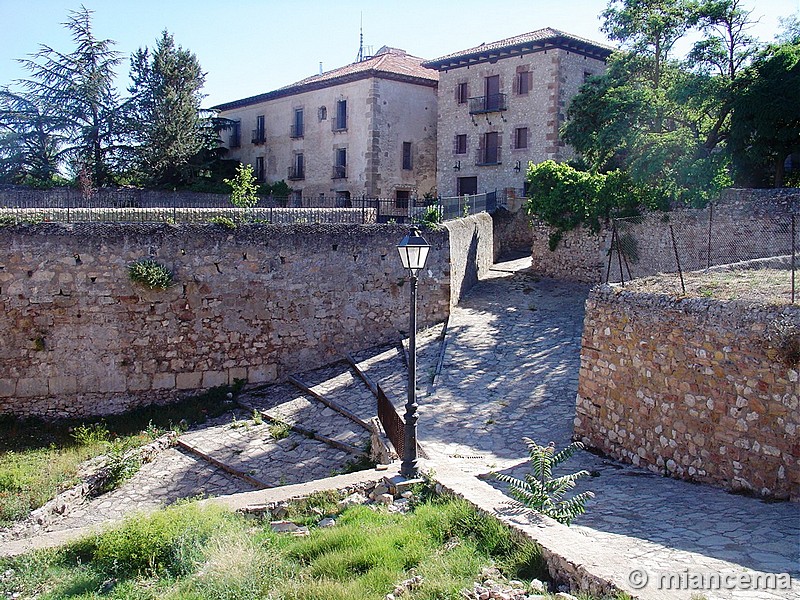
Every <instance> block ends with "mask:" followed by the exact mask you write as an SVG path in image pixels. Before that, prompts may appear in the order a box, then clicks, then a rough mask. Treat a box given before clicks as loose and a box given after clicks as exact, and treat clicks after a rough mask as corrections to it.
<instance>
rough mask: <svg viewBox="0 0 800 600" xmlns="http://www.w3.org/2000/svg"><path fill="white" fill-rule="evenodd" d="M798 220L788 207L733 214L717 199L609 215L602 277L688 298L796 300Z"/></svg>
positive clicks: (795, 213) (799, 245) (607, 280)
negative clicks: (697, 205)
mask: <svg viewBox="0 0 800 600" xmlns="http://www.w3.org/2000/svg"><path fill="white" fill-rule="evenodd" d="M797 221H798V214H797V212H796V211H794V210H792V209H787V210H785V211H764V212H756V213H751V214H746V213H742V214H739V213H732V212H731V211H722V210H718V208H717V207H716V206H715V205H710V206H709V207H708V208H707V209H705V210H699V211H688V210H687V211H674V212H669V213H649V214H647V215H643V216H638V217H627V218H622V219H614V220H613V224H612V230H611V239H610V244H609V250H608V255H607V264H606V273H605V281H606V282H609V283H621V284H622V285H625V284H626V283H631V282H632V280H636V282H634V285H635V286H636V287H637V288H643V287H644V288H648V289H651V290H653V289H658V288H660V290H661V291H665V292H674V293H679V294H682V295H689V296H706V297H717V298H721V299H753V300H756V299H760V300H767V301H778V302H786V301H789V302H792V303H794V302H795V299H796V295H797V293H796V292H797V290H796V276H797V251H798V248H799V247H800V244H799V242H800V237H798V236H799V235H800V232H798V230H797V229H798V223H797ZM655 275H660V277H651V276H655ZM643 278H644V280H643Z"/></svg>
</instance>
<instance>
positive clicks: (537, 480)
mask: <svg viewBox="0 0 800 600" xmlns="http://www.w3.org/2000/svg"><path fill="white" fill-rule="evenodd" d="M522 439H523V441H524V442H525V444H526V445H527V446H528V456H529V459H530V463H531V473H528V474H527V475H525V479H524V480H522V479H517V478H516V477H511V476H510V475H504V474H502V473H494V476H495V478H496V479H498V480H499V481H502V482H504V483H508V484H509V485H510V486H511V489H510V493H511V496H512V497H514V498H516V499H517V500H519V501H520V502H522V504H524V505H525V506H527V507H528V508H532V509H534V510H536V511H538V512H540V513H542V514H544V515H547V516H548V517H551V518H553V519H555V520H556V521H558V522H559V523H563V524H564V525H569V524H570V523H571V522H572V520H573V519H575V517H577V516H578V515H582V514H583V513H584V512H586V502H587V501H588V500H589V499H590V498H594V494H593V493H592V492H588V491H587V492H581V493H580V494H576V495H574V496H572V497H570V498H566V499H563V497H564V494H566V493H567V492H568V491H569V490H571V489H572V488H574V487H575V482H576V481H577V480H578V479H580V478H581V477H585V476H586V475H589V472H588V471H585V470H584V471H578V472H577V473H571V474H569V475H563V476H561V477H553V469H554V467H557V466H558V465H560V464H561V463H563V462H564V461H566V460H567V459H569V458H570V457H571V456H572V455H573V454H575V453H576V452H577V451H578V450H582V449H583V444H582V443H581V442H572V443H571V444H570V445H569V446H567V447H566V448H564V449H563V450H561V451H560V452H556V447H555V443H553V442H550V443H549V444H548V445H547V446H540V445H539V444H537V443H536V442H534V441H533V440H532V439H530V438H522Z"/></svg>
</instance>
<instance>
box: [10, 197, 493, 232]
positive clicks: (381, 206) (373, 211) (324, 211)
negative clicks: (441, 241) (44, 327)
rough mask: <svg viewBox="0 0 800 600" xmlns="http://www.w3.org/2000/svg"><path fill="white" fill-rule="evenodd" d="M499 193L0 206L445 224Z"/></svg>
mask: <svg viewBox="0 0 800 600" xmlns="http://www.w3.org/2000/svg"><path fill="white" fill-rule="evenodd" d="M497 206H498V202H497V193H496V192H491V193H488V194H476V195H466V196H456V197H452V198H441V197H439V198H367V197H358V198H348V197H346V196H343V195H342V196H326V197H294V196H290V197H287V198H278V197H272V196H270V197H265V198H260V199H259V200H258V202H257V203H256V204H255V206H253V207H250V208H237V207H234V206H233V205H232V204H231V203H230V201H229V200H228V199H227V198H225V197H224V196H219V197H213V196H208V197H205V198H203V199H202V200H197V201H194V200H185V199H180V198H178V199H176V200H175V201H173V202H169V201H166V202H165V201H163V200H160V201H158V202H154V201H144V200H142V201H139V200H137V198H136V196H133V195H132V196H129V197H124V196H120V197H117V198H115V199H108V198H101V197H90V198H82V197H75V196H69V195H66V194H64V195H51V196H49V197H48V198H47V199H42V198H33V199H31V198H27V199H26V198H21V199H15V200H13V201H7V202H6V203H5V205H4V206H0V225H12V224H17V223H39V222H58V223H87V222H95V223H106V222H114V223H203V222H209V221H211V222H214V221H220V220H222V219H229V220H231V221H233V222H234V223H241V222H263V223H273V224H302V223H331V224H336V223H357V224H363V225H368V224H378V223H401V224H402V223H412V222H422V221H425V222H428V223H433V222H441V221H447V220H451V219H457V218H461V217H465V216H468V215H473V214H476V213H479V212H493V211H494V210H495V209H496V208H497Z"/></svg>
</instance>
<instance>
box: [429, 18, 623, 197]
mask: <svg viewBox="0 0 800 600" xmlns="http://www.w3.org/2000/svg"><path fill="white" fill-rule="evenodd" d="M612 51H613V48H612V47H610V46H606V45H603V44H598V43H596V42H592V41H589V40H586V39H583V38H579V37H576V36H574V35H570V34H568V33H563V32H561V31H557V30H555V29H549V28H546V29H540V30H538V31H534V32H532V33H526V34H523V35H518V36H516V37H512V38H508V39H504V40H500V41H498V42H492V43H491V44H481V45H480V46H476V47H475V48H470V49H468V50H462V51H460V52H456V53H454V54H449V55H447V56H443V57H441V58H437V59H435V60H431V61H427V62H424V63H423V66H426V67H430V68H432V69H437V70H438V71H439V120H438V124H437V136H438V151H437V162H438V165H437V172H438V174H437V186H438V191H439V193H440V194H441V195H442V196H453V195H462V194H475V193H483V192H492V191H495V190H497V191H498V192H500V193H505V195H506V196H507V197H509V196H513V195H520V194H522V193H523V189H524V187H525V186H524V181H525V172H526V168H527V164H528V162H529V161H533V162H536V163H538V162H542V161H544V160H548V159H553V160H558V161H561V160H567V159H569V158H570V157H572V155H573V153H572V151H571V149H570V148H569V147H567V146H566V145H565V144H564V142H562V141H561V139H560V137H559V127H560V126H561V125H562V123H563V122H564V118H565V116H566V110H567V108H568V106H569V101H570V99H571V98H572V97H573V96H574V95H575V94H576V93H577V92H578V89H579V88H580V86H581V85H582V84H583V83H584V81H586V79H587V78H589V77H591V76H592V75H597V74H600V73H602V72H603V71H604V70H605V66H606V59H607V58H608V56H609V55H610V54H611V52H612Z"/></svg>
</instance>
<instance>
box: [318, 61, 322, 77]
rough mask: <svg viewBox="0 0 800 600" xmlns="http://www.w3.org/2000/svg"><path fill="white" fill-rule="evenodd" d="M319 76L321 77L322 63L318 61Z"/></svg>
mask: <svg viewBox="0 0 800 600" xmlns="http://www.w3.org/2000/svg"><path fill="white" fill-rule="evenodd" d="M319 74H320V75H322V61H319Z"/></svg>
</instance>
